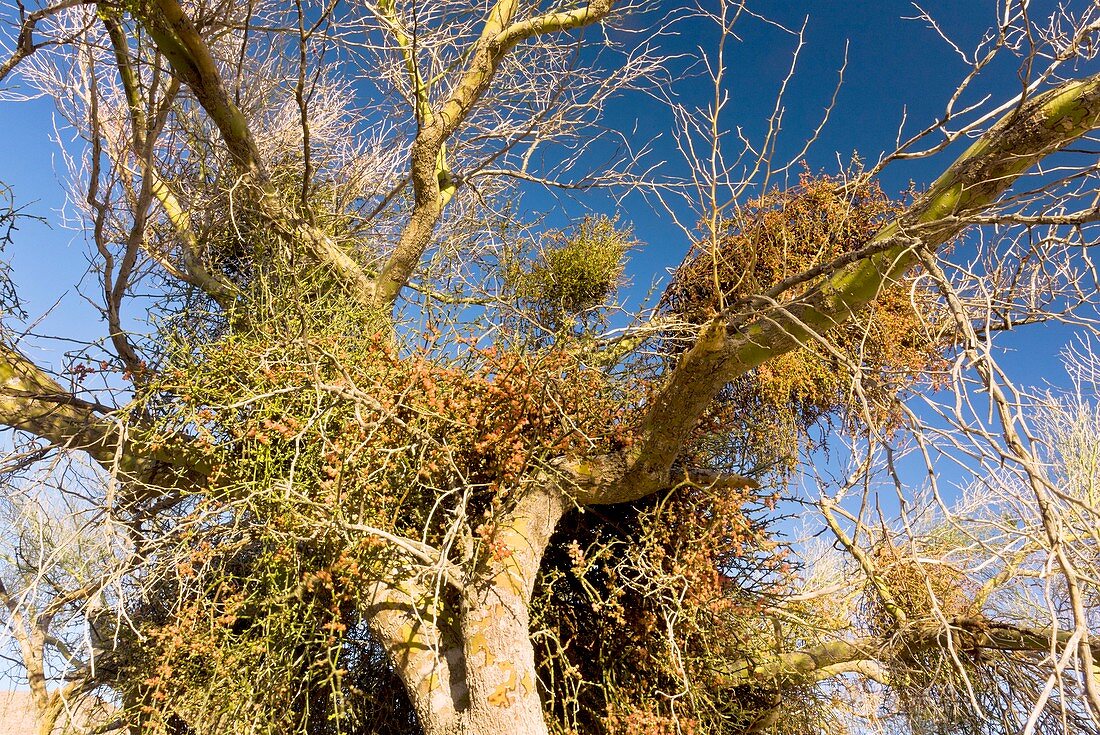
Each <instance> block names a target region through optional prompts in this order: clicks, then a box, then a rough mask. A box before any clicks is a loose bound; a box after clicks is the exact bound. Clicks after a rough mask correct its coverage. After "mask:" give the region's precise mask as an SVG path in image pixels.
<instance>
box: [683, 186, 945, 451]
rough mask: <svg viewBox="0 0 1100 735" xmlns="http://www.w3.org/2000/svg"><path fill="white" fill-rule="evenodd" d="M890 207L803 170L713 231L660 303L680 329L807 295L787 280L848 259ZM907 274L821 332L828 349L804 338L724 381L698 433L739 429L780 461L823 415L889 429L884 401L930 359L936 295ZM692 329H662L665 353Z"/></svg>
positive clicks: (880, 196) (935, 359) (752, 445)
mask: <svg viewBox="0 0 1100 735" xmlns="http://www.w3.org/2000/svg"><path fill="white" fill-rule="evenodd" d="M899 210H900V205H899V204H898V203H897V202H894V201H891V200H890V199H889V198H888V197H887V196H886V195H885V194H884V193H883V192H882V190H881V189H880V188H879V186H878V184H876V183H874V182H871V181H869V180H867V179H866V178H863V177H860V176H859V175H858V174H854V175H850V176H848V177H830V176H816V177H815V176H812V175H810V174H809V173H804V174H803V175H802V176H801V177H800V180H799V184H798V186H796V187H793V188H791V189H787V190H784V191H781V190H778V189H776V190H773V191H770V192H768V193H766V194H764V195H763V196H761V197H760V198H758V199H755V200H752V201H750V202H749V203H748V204H747V205H745V206H744V207H741V208H740V209H738V210H737V212H736V213H735V214H734V215H733V216H732V217H730V219H729V220H727V221H726V222H724V223H723V228H722V231H721V232H720V233H719V236H718V238H717V240H716V244H715V245H711V244H710V243H707V242H704V243H701V244H700V245H698V246H697V247H696V248H695V250H694V251H693V252H692V253H691V254H690V255H689V256H688V258H687V259H686V260H685V261H684V263H683V264H682V265H681V266H680V267H679V269H677V271H676V274H675V277H674V279H673V282H672V284H671V285H670V286H669V288H668V290H667V291H666V292H665V294H664V296H663V298H662V302H661V304H662V307H663V309H664V310H665V312H666V313H667V314H669V315H672V316H677V317H680V318H681V319H682V320H684V321H685V322H687V323H688V324H690V325H700V324H703V323H705V322H706V321H708V320H709V319H712V318H714V317H715V316H716V315H718V314H730V315H734V314H749V315H750V317H749V318H750V319H751V318H752V317H751V314H752V313H753V312H754V311H760V310H763V309H766V308H767V307H768V305H769V303H770V300H771V299H774V300H775V301H778V302H779V303H784V302H787V301H790V300H791V299H793V298H797V297H798V296H799V295H801V294H804V293H806V292H807V291H809V290H810V289H811V288H813V287H814V286H815V285H816V284H817V283H818V281H819V279H813V278H810V279H806V280H802V281H795V280H793V279H794V278H795V277H796V276H797V275H798V274H801V273H803V272H806V271H808V270H811V269H813V268H815V267H818V266H822V265H824V264H828V263H831V262H833V261H836V260H837V259H840V258H843V257H845V256H848V255H850V254H852V253H854V252H858V251H859V250H860V249H861V248H863V247H864V246H866V245H867V243H868V242H869V241H870V239H871V238H872V237H873V236H874V234H875V233H876V232H877V231H878V230H879V228H880V227H882V225H883V223H884V222H886V221H887V220H889V219H890V218H891V217H893V216H894V215H896V214H897V213H898V212H899ZM916 275H917V274H916V273H915V272H914V273H911V274H910V277H907V278H905V279H903V280H902V281H899V282H897V283H894V284H892V285H890V286H888V287H886V288H885V289H883V291H882V292H881V293H880V295H879V297H878V298H877V299H876V300H875V301H874V302H873V303H872V304H871V305H870V306H868V307H867V308H866V309H864V310H863V311H862V312H861V313H860V314H858V315H857V317H856V318H855V319H853V320H851V321H849V322H848V323H846V324H845V325H844V326H842V327H840V328H838V329H836V330H834V331H832V332H830V333H829V334H828V335H827V337H828V342H829V346H828V347H826V346H825V345H824V344H822V343H821V342H820V341H817V340H815V341H812V342H809V343H807V344H805V345H804V346H803V347H801V348H799V349H797V350H795V351H793V352H790V353H788V354H786V355H782V356H780V357H778V358H776V359H773V360H771V361H770V362H768V363H767V364H765V365H763V366H761V367H760V368H758V369H757V370H755V371H753V372H752V373H750V374H748V375H746V376H744V377H742V378H740V379H738V380H736V381H734V382H733V383H731V384H730V385H729V386H728V387H727V389H726V391H725V392H724V395H723V396H721V400H720V401H719V402H718V403H717V404H716V406H715V408H714V409H713V410H712V412H711V416H710V419H711V421H710V422H709V423H708V428H711V429H717V428H718V427H726V428H727V429H728V427H730V426H733V427H738V428H737V429H735V431H734V432H733V433H734V434H736V435H737V436H736V437H735V439H736V442H737V443H739V444H740V445H742V447H743V448H745V449H746V451H748V452H749V453H751V454H756V455H758V459H760V460H762V461H764V462H767V463H772V462H778V463H779V464H780V465H782V464H785V463H788V462H789V460H790V457H791V456H793V454H794V453H795V451H796V447H797V442H798V437H799V436H800V435H803V434H804V432H805V431H806V430H807V429H808V428H809V427H810V426H811V425H813V424H814V423H816V422H817V421H818V420H820V419H821V418H823V417H825V416H828V415H830V414H840V415H842V416H843V417H844V418H845V419H846V420H857V421H867V422H870V423H874V424H877V425H880V426H887V427H889V426H890V425H892V424H893V423H895V422H896V421H897V420H898V419H899V414H898V412H897V409H896V402H895V401H894V397H895V396H896V395H897V394H898V393H899V392H902V391H904V390H906V389H907V388H908V387H910V386H911V385H913V383H914V382H915V381H917V380H918V379H920V378H922V377H924V376H926V375H927V374H928V373H929V372H931V371H934V370H935V369H936V368H937V366H938V364H939V362H940V349H941V347H940V344H941V342H940V338H939V330H938V327H937V319H936V318H935V317H934V311H935V307H936V299H935V298H934V296H933V295H932V294H931V292H930V291H928V290H927V289H925V288H924V287H923V286H922V285H920V284H919V283H917V282H915V281H914V277H915V276H916ZM780 284H783V286H784V287H783V288H779V285H780ZM769 292H770V293H769ZM764 294H767V297H766V298H761V295H764ZM691 333H693V330H681V331H674V332H670V333H669V336H668V337H667V338H666V339H665V341H664V343H663V347H664V350H665V352H666V353H667V354H669V355H672V356H675V355H677V354H679V353H680V352H682V351H683V350H684V349H686V348H687V347H688V346H689V345H690V344H691V343H692V340H693V334H691ZM681 335H682V336H681ZM857 377H858V381H857Z"/></svg>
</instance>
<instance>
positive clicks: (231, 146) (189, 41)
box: [107, 0, 374, 305]
mask: <svg viewBox="0 0 1100 735" xmlns="http://www.w3.org/2000/svg"><path fill="white" fill-rule="evenodd" d="M107 12H111V11H110V10H109V9H108V10H107ZM140 20H141V22H142V25H143V26H144V27H145V29H146V30H147V31H148V33H149V35H150V37H152V39H153V42H154V43H155V44H156V46H157V49H158V50H159V51H160V52H161V53H162V54H163V55H164V57H165V58H166V59H168V62H169V64H171V66H172V69H173V71H174V72H175V73H176V75H177V76H178V77H179V78H180V79H181V80H182V81H183V83H184V84H186V85H187V87H188V88H189V89H190V90H191V92H192V94H194V95H195V98H196V99H197V100H198V102H199V104H200V105H202V108H203V109H204V110H205V111H206V114H207V115H209V116H210V119H211V120H212V121H213V122H214V124H215V126H217V128H218V131H219V132H220V133H221V135H222V139H223V140H224V141H225V146H226V150H227V151H228V152H229V156H230V158H231V159H232V160H233V163H234V164H235V165H236V166H237V168H238V170H239V171H240V172H241V174H242V176H243V178H244V181H245V183H246V184H248V185H249V189H250V190H251V195H252V196H253V197H254V199H255V202H256V204H257V206H258V207H259V210H260V213H261V214H262V215H263V216H264V217H265V218H266V219H267V220H268V221H269V222H270V223H271V224H272V226H273V227H274V228H275V231H276V232H277V233H279V235H280V236H281V237H283V238H284V239H286V240H287V241H288V242H290V243H292V245H293V246H294V247H300V248H302V249H303V251H304V252H305V253H306V254H307V255H309V256H310V257H311V258H312V259H313V260H315V261H316V262H318V263H321V264H323V265H325V266H327V267H328V268H329V269H330V270H331V271H332V272H333V273H334V274H335V275H336V276H337V278H339V279H340V281H341V282H342V283H343V285H344V287H345V288H346V289H347V291H348V292H349V294H350V295H351V296H352V297H353V298H354V299H355V300H356V301H357V302H358V303H360V304H362V305H368V304H370V303H372V302H373V296H374V284H373V282H372V280H371V278H370V277H369V276H368V275H367V274H366V272H365V271H364V270H363V268H362V267H361V266H360V265H359V264H358V263H357V262H356V261H355V259H354V258H352V257H351V256H350V255H348V254H347V253H346V252H344V250H343V249H342V248H341V247H340V246H339V245H338V244H337V243H335V242H334V241H333V240H332V238H330V237H329V236H328V235H327V234H326V233H325V232H324V231H323V230H321V229H319V228H317V227H315V226H313V225H312V224H310V223H309V222H308V221H306V220H305V219H303V218H302V217H301V216H299V215H298V214H297V213H295V212H294V211H293V210H292V209H291V208H290V207H288V206H287V205H286V204H285V203H284V202H283V201H282V200H281V199H280V198H279V195H278V193H277V192H276V191H275V189H274V187H273V186H272V184H271V180H270V176H269V174H268V171H267V169H266V167H265V165H264V162H263V157H262V156H261V154H260V150H259V148H258V147H257V145H256V141H255V138H254V136H253V135H252V130H251V128H250V127H249V123H248V119H247V118H246V117H245V115H244V113H243V112H241V110H240V109H239V108H238V107H237V106H236V105H235V104H234V103H233V102H232V101H231V100H230V99H229V95H228V94H227V92H226V89H225V84H224V83H223V81H222V78H221V74H220V72H219V71H218V68H217V64H216V63H215V61H214V57H213V55H212V54H211V51H210V47H209V46H208V45H207V44H206V41H204V40H203V38H202V36H201V34H200V33H199V31H198V30H197V29H196V28H195V26H194V24H193V23H192V22H191V20H190V18H188V17H187V15H186V14H185V13H184V12H183V8H182V7H181V6H180V4H179V3H178V2H176V0H156V2H155V3H154V6H153V9H151V11H150V12H149V13H146V14H145V15H144V16H142V17H141V18H140Z"/></svg>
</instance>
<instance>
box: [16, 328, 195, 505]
mask: <svg viewBox="0 0 1100 735" xmlns="http://www.w3.org/2000/svg"><path fill="white" fill-rule="evenodd" d="M104 411H105V409H104V407H102V406H97V405H95V404H92V403H89V402H87V401H84V400H81V399H80V398H77V397H76V396H74V395H73V394H71V393H69V392H68V391H66V390H64V389H63V388H62V387H61V386H60V385H58V384H57V382H56V381H54V380H53V378H51V377H50V376H49V375H47V374H46V372H45V371H43V370H42V369H41V368H39V367H38V366H36V365H35V364H34V363H32V362H31V361H30V360H28V359H27V358H25V357H23V356H22V355H20V354H19V353H18V352H16V351H15V350H14V349H12V348H11V347H8V346H6V345H0V425H2V426H8V427H10V428H12V429H17V430H19V431H25V432H27V433H29V434H33V435H35V436H38V437H41V438H42V439H45V440H46V441H48V442H50V443H51V444H53V445H55V446H58V447H64V448H66V449H75V450H81V451H84V452H87V453H88V455H89V456H91V457H92V459H94V460H95V461H96V462H98V463H99V464H100V465H102V466H103V467H104V468H105V469H106V470H108V471H109V472H113V473H115V474H116V475H118V476H119V477H121V478H122V479H124V480H127V481H132V482H133V483H135V485H136V486H138V487H142V488H144V487H154V488H157V489H159V490H164V489H170V488H179V489H194V488H196V487H203V486H205V485H206V483H207V482H208V481H209V478H210V477H212V476H213V475H214V469H215V467H214V464H213V460H212V459H211V458H209V457H208V456H206V455H204V454H203V453H202V452H201V451H199V450H198V449H197V448H195V447H192V446H190V443H189V442H187V441H186V440H180V441H173V440H170V439H164V438H161V439H160V440H159V441H151V440H150V439H151V438H150V437H148V436H142V435H143V434H147V433H148V432H147V430H142V429H137V428H134V427H127V426H126V425H125V424H124V423H123V422H121V421H112V420H110V419H108V418H106V417H105V416H104V415H103V414H104ZM137 494H138V495H139V496H140V495H142V494H143V493H141V492H139V493H137Z"/></svg>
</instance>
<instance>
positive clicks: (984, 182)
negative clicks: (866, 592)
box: [572, 75, 1100, 504]
mask: <svg viewBox="0 0 1100 735" xmlns="http://www.w3.org/2000/svg"><path fill="white" fill-rule="evenodd" d="M1097 126H1100V75H1094V76H1091V77H1088V78H1086V79H1083V80H1078V81H1072V82H1067V83H1065V84H1062V85H1060V86H1058V87H1055V88H1054V89H1051V90H1049V91H1048V92H1045V93H1043V94H1040V95H1037V96H1035V97H1033V98H1032V99H1030V100H1028V101H1026V102H1025V103H1024V104H1022V105H1019V106H1018V107H1016V108H1014V110H1013V112H1011V113H1010V114H1009V115H1007V116H1006V117H1005V118H1003V119H1002V120H1001V121H999V122H998V123H997V124H996V125H994V126H993V128H992V129H991V130H989V131H988V132H987V133H986V134H985V135H983V136H982V137H981V138H980V139H979V140H978V141H977V142H975V143H974V144H973V145H972V146H971V147H970V148H969V149H968V150H967V151H966V152H965V153H964V154H963V155H962V156H960V157H959V159H958V160H957V161H956V162H955V163H954V164H953V165H952V166H951V167H950V168H949V169H948V170H947V171H946V172H945V173H944V174H943V176H941V177H940V178H939V179H937V180H936V182H935V183H934V184H933V185H932V187H931V188H930V189H929V191H928V192H927V193H926V194H925V195H924V196H922V197H921V198H920V199H919V200H918V201H917V202H916V203H915V204H914V205H913V206H912V207H910V208H909V210H908V211H907V212H906V213H905V214H903V215H902V216H900V217H899V218H898V219H896V220H895V221H894V222H892V223H890V224H889V225H887V226H886V227H884V228H882V230H880V231H879V233H878V234H877V235H876V236H875V237H874V238H873V239H872V240H871V242H870V243H868V247H869V248H870V249H871V250H873V254H871V255H869V256H868V257H865V258H863V259H861V260H858V261H856V262H854V263H850V264H847V265H844V266H843V267H840V268H838V269H837V270H836V271H834V272H833V273H831V274H828V275H826V276H825V277H824V280H823V281H822V282H821V283H820V284H818V285H817V286H815V287H814V288H812V289H811V290H810V291H809V292H807V293H806V294H805V295H803V296H801V297H799V298H797V299H796V300H794V301H790V302H787V303H786V304H781V305H779V306H765V307H764V308H763V309H757V310H755V311H746V312H743V313H739V314H732V315H731V314H722V315H719V316H718V317H716V318H715V319H714V320H712V321H711V322H710V323H708V324H707V325H706V326H705V327H704V328H703V329H702V331H701V332H700V334H699V337H698V339H697V340H696V343H695V345H694V346H693V347H692V348H691V349H690V350H688V351H687V352H685V353H684V354H683V355H682V356H681V358H680V360H679V362H678V364H677V365H676V367H675V369H673V370H672V372H671V374H670V375H669V376H668V378H667V380H666V381H665V384H664V386H663V387H662V388H661V390H660V391H659V392H658V393H657V394H656V395H655V396H654V398H653V400H652V401H651V403H650V405H649V408H648V410H647V411H646V414H645V416H644V418H643V419H642V421H641V423H640V427H639V429H640V434H641V441H640V442H639V444H638V445H637V446H636V448H635V449H634V450H632V452H631V453H630V454H629V455H623V456H621V457H617V458H616V457H604V458H596V459H590V460H584V461H580V462H575V463H573V464H572V469H573V470H574V475H575V482H576V485H577V490H576V492H577V500H578V502H581V503H593V504H597V503H619V502H626V501H630V500H635V499H638V498H641V497H644V496H646V495H648V494H650V493H652V492H655V491H657V490H658V489H660V488H662V487H667V486H668V484H669V471H670V469H671V468H672V465H673V462H674V461H675V459H676V457H677V456H678V455H679V454H680V451H681V449H682V448H683V446H684V443H685V442H686V441H687V440H688V437H689V436H690V434H691V431H692V429H693V427H694V426H695V424H696V422H697V421H698V420H699V417H700V416H702V414H703V412H704V411H705V410H706V408H707V406H709V405H710V403H711V401H712V400H713V399H714V397H715V396H716V395H717V394H718V392H719V391H720V390H721V389H722V387H723V386H724V385H725V384H726V383H728V382H729V381H731V380H733V379H734V378H736V377H738V376H740V375H744V374H745V373H747V372H748V371H750V370H752V369H753V368H755V367H757V366H759V365H761V364H763V363H765V362H767V361H768V360H771V359H773V358H775V357H778V356H779V355H782V354H784V353H787V352H789V351H791V350H793V349H795V348H796V347H798V346H799V345H800V344H804V343H806V342H807V341H808V340H810V339H812V338H813V335H814V334H818V335H820V334H824V333H826V332H828V331H829V330H831V329H834V328H835V327H837V326H839V325H840V324H843V323H844V322H846V321H848V320H849V319H851V318H852V317H853V316H854V315H855V314H856V313H857V312H859V311H860V309H862V308H863V307H865V306H866V305H867V304H869V303H870V302H871V301H873V300H874V299H875V298H876V297H877V296H878V294H879V293H880V292H881V291H882V289H883V288H884V287H886V286H887V285H889V284H890V283H893V282H895V281H897V280H898V279H899V278H901V277H902V275H903V274H904V273H905V271H906V270H908V269H909V268H911V267H912V266H913V265H914V264H915V263H916V262H917V251H918V250H919V249H922V248H924V249H934V248H936V247H938V246H939V245H941V244H943V243H945V242H948V241H950V240H951V239H952V238H954V237H956V236H957V235H958V234H959V233H960V232H961V231H962V230H963V229H964V228H965V227H966V225H967V223H968V222H970V218H971V217H972V216H973V215H977V214H980V213H981V212H982V211H983V210H984V209H985V208H986V207H988V206H990V205H991V204H993V203H994V202H995V201H996V200H997V198H998V197H999V196H1000V195H1001V194H1002V193H1003V192H1004V191H1005V190H1006V189H1008V188H1009V187H1010V186H1011V185H1012V183H1013V182H1014V181H1015V180H1016V179H1017V178H1019V177H1020V176H1021V175H1022V174H1023V173H1024V172H1025V171H1027V170H1028V169H1030V168H1031V167H1032V166H1033V165H1035V164H1036V163H1037V162H1038V161H1040V160H1041V159H1042V158H1043V157H1045V156H1047V155H1049V154H1050V153H1053V152H1055V151H1057V150H1059V149H1061V148H1063V147H1065V146H1066V145H1068V144H1070V143H1071V142H1073V141H1074V140H1076V139H1078V138H1080V137H1081V136H1083V135H1084V134H1086V133H1087V132H1089V131H1090V130H1092V129H1093V128H1096V127H1097Z"/></svg>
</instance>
